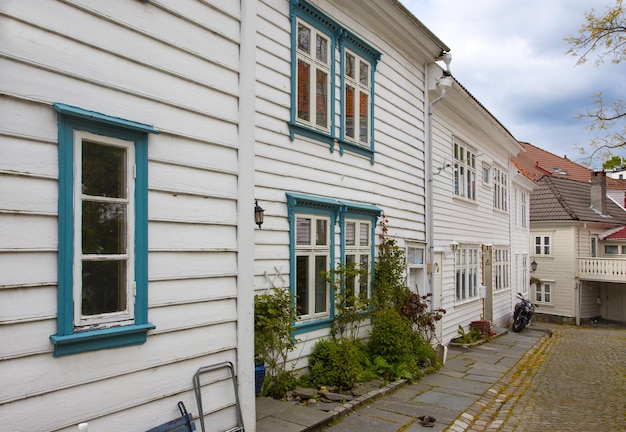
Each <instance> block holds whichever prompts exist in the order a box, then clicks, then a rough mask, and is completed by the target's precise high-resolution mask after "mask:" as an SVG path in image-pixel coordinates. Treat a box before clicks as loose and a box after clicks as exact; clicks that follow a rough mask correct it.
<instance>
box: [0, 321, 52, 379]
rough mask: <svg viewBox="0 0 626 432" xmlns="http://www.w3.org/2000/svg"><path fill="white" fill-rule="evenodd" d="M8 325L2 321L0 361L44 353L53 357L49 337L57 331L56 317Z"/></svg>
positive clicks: (0, 329)
mask: <svg viewBox="0 0 626 432" xmlns="http://www.w3.org/2000/svg"><path fill="white" fill-rule="evenodd" d="M7 324H8V323H7V322H4V321H0V346H1V347H2V351H1V352H0V361H4V360H8V359H11V358H19V357H25V356H29V355H35V354H42V353H47V355H48V356H50V355H51V352H52V343H51V342H50V339H49V336H50V335H52V334H55V333H56V331H57V322H56V316H51V317H50V318H48V319H43V318H41V317H40V316H39V317H37V320H36V321H24V322H11V323H10V324H11V325H7ZM8 388H9V387H7V388H6V389H7V390H8Z"/></svg>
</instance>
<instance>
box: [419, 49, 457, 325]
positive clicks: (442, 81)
mask: <svg viewBox="0 0 626 432" xmlns="http://www.w3.org/2000/svg"><path fill="white" fill-rule="evenodd" d="M437 60H442V61H443V62H444V63H445V64H446V71H441V70H440V69H439V67H438V66H436V65H435V64H434V63H433V64H431V65H427V67H426V71H427V74H428V76H427V77H426V78H427V79H426V82H427V83H428V84H427V87H428V88H427V90H426V95H427V97H428V91H429V90H431V83H433V84H435V88H436V87H439V88H440V89H441V94H440V95H439V97H437V98H435V99H433V100H432V101H430V102H429V104H428V118H427V120H426V146H425V156H426V243H427V245H428V261H427V263H428V264H427V270H426V271H427V275H428V286H429V288H430V292H431V293H434V292H435V291H434V284H433V263H434V261H435V240H434V234H433V229H434V215H433V176H434V172H433V106H435V104H436V103H438V102H440V101H441V100H442V99H443V98H444V97H446V89H447V88H449V87H451V86H452V82H453V79H452V76H451V75H450V62H451V61H452V56H451V55H450V53H442V54H441V55H440V56H439V58H437ZM431 66H432V67H434V68H436V69H432V68H431ZM436 73H440V74H441V76H440V77H439V79H437V78H435V77H434V75H435V74H436ZM440 295H441V297H440V298H439V305H440V306H443V291H442V292H441V293H440ZM438 336H441V335H438Z"/></svg>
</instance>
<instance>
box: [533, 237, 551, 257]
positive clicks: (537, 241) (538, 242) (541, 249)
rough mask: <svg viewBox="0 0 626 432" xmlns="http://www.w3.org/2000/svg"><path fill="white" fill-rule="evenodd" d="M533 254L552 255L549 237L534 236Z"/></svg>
mask: <svg viewBox="0 0 626 432" xmlns="http://www.w3.org/2000/svg"><path fill="white" fill-rule="evenodd" d="M533 239H534V249H533V250H534V254H535V255H546V256H550V255H552V238H551V236H549V235H534V236H533Z"/></svg>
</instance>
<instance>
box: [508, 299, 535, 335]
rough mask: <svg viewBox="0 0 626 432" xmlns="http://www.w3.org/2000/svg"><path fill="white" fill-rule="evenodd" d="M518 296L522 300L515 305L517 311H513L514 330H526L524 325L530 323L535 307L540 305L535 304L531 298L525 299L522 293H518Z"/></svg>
mask: <svg viewBox="0 0 626 432" xmlns="http://www.w3.org/2000/svg"><path fill="white" fill-rule="evenodd" d="M517 298H518V299H520V300H521V301H520V302H519V303H517V304H516V305H515V311H514V312H513V331H514V332H520V331H522V330H524V327H526V326H527V325H528V324H530V320H531V319H532V317H533V315H534V314H535V308H536V307H539V305H537V304H533V303H531V301H530V300H527V299H525V298H524V296H523V295H522V294H520V293H517Z"/></svg>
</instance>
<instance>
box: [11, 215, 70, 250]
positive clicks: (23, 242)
mask: <svg viewBox="0 0 626 432" xmlns="http://www.w3.org/2000/svg"><path fill="white" fill-rule="evenodd" d="M0 208H2V207H0ZM0 239H2V246H1V247H2V249H4V250H11V249H13V250H45V251H56V248H57V245H58V242H59V241H58V235H57V219H56V217H53V216H41V215H38V214H35V215H33V214H30V215H29V214H23V213H22V214H19V213H18V214H15V213H8V212H7V213H0Z"/></svg>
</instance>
